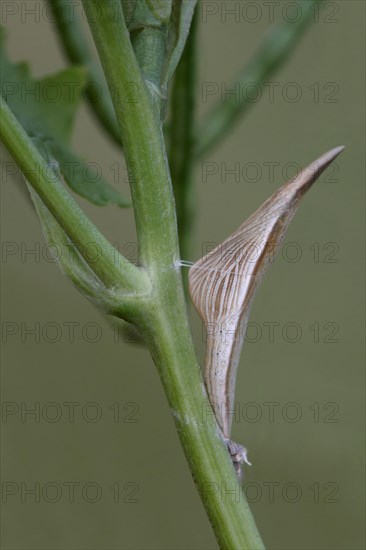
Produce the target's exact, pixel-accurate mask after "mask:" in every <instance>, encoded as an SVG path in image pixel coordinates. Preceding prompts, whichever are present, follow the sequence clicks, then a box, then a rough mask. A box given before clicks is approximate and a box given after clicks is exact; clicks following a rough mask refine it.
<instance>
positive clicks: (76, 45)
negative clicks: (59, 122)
mask: <svg viewBox="0 0 366 550" xmlns="http://www.w3.org/2000/svg"><path fill="white" fill-rule="evenodd" d="M48 3H49V6H50V8H51V9H52V12H53V16H54V21H55V26H56V29H57V32H58V35H59V38H60V42H61V44H62V46H63V49H64V51H65V54H66V55H67V58H68V59H69V61H71V63H73V64H75V65H84V66H85V67H87V69H88V72H89V85H88V86H87V87H86V89H85V92H86V97H87V99H88V101H89V104H90V106H91V108H92V111H93V113H94V114H95V115H96V117H97V118H98V120H99V122H100V123H101V124H102V126H103V127H104V129H105V130H106V131H107V133H108V134H109V135H110V137H111V138H112V139H113V140H114V141H115V142H116V143H117V144H119V145H120V144H121V136H120V134H119V129H118V124H117V120H116V115H115V113H114V109H113V104H112V101H111V98H110V94H109V90H108V86H107V85H106V82H105V80H104V78H103V74H101V71H100V69H99V66H98V65H97V64H96V63H95V60H94V58H93V55H92V53H91V52H90V51H89V49H88V47H87V44H86V41H85V37H84V36H83V32H82V28H81V25H80V23H79V21H78V18H77V14H76V13H75V4H73V3H72V2H70V0H48Z"/></svg>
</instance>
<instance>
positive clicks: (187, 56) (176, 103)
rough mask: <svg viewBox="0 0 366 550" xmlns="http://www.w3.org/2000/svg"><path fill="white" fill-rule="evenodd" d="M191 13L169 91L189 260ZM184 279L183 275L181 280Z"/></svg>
mask: <svg viewBox="0 0 366 550" xmlns="http://www.w3.org/2000/svg"><path fill="white" fill-rule="evenodd" d="M197 24H198V15H197V12H196V13H195V15H194V17H193V20H192V25H191V29H190V32H189V35H188V38H187V43H186V46H185V48H184V51H183V55H182V57H181V60H180V62H179V64H178V67H177V70H176V73H175V77H174V81H173V85H172V91H171V112H172V115H171V121H170V128H171V131H170V134H169V166H170V172H171V176H172V182H173V190H174V196H175V202H176V209H177V221H178V234H179V246H180V254H181V258H182V259H184V260H189V259H190V257H191V256H190V254H191V235H192V226H193V223H194V197H193V192H194V188H193V186H192V168H193V144H194V124H195V93H194V92H195V83H196V63H195V59H196V32H197ZM186 280H187V278H185V281H186Z"/></svg>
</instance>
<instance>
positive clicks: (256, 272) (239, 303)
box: [189, 147, 344, 438]
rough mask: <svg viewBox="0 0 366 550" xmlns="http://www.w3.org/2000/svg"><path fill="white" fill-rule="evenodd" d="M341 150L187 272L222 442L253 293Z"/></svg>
mask: <svg viewBox="0 0 366 550" xmlns="http://www.w3.org/2000/svg"><path fill="white" fill-rule="evenodd" d="M343 149H344V147H337V148H335V149H332V150H331V151H329V152H328V153H326V154H325V155H323V156H321V157H320V158H319V159H318V160H317V161H315V162H314V163H312V164H311V165H310V166H308V167H307V168H305V169H304V170H303V171H302V172H301V173H300V174H299V175H298V176H297V177H295V178H294V179H293V180H291V181H290V182H289V183H286V184H285V185H283V186H282V187H281V188H280V189H279V190H278V191H276V192H275V193H274V194H273V195H272V196H271V197H270V198H269V199H268V200H267V201H266V202H265V203H264V204H263V205H262V206H260V208H259V209H258V210H257V211H256V212H255V213H254V214H252V215H251V216H250V217H249V218H248V219H247V220H246V221H245V222H244V223H243V224H242V225H241V226H240V227H239V228H238V229H237V230H236V231H235V232H234V233H233V234H232V235H230V237H228V238H227V239H226V240H225V241H224V242H223V243H222V244H221V245H219V246H218V247H216V248H215V249H214V250H212V251H211V252H210V253H209V254H207V256H204V257H203V258H201V259H200V260H198V262H196V263H195V264H194V265H193V267H192V268H191V269H190V273H189V288H190V294H191V298H192V302H193V304H194V306H195V307H196V309H197V311H198V313H199V315H200V317H201V318H202V320H203V321H204V323H205V325H206V328H207V350H206V364H205V382H206V386H207V390H208V394H209V397H210V400H211V404H212V407H213V409H214V411H215V415H216V418H217V421H218V424H219V425H220V427H221V429H222V432H223V435H224V436H225V437H226V438H230V432H231V420H232V414H231V413H230V411H232V410H233V405H234V397H235V380H236V371H237V366H238V362H239V356H240V351H241V347H242V344H243V340H244V336H245V328H246V324H247V321H248V317H249V313H250V308H251V305H252V302H253V299H254V296H255V293H256V290H257V288H258V286H259V285H260V282H261V280H262V276H263V275H264V273H265V271H266V269H267V268H268V266H269V263H270V261H271V259H273V256H274V254H275V252H276V250H277V249H278V247H279V245H280V243H281V241H282V240H283V238H284V235H285V233H286V230H287V227H288V225H289V223H290V221H291V220H292V218H293V216H294V215H295V212H296V210H297V208H298V205H299V201H300V199H301V198H302V197H303V195H304V194H305V192H306V191H307V190H308V189H309V188H310V187H311V186H312V184H313V183H314V182H315V181H316V179H317V178H318V177H319V176H320V174H321V173H322V172H323V171H324V170H325V169H326V168H327V166H329V164H330V163H331V162H333V160H334V159H335V158H336V157H337V156H338V155H339V154H340V153H341V152H342V151H343Z"/></svg>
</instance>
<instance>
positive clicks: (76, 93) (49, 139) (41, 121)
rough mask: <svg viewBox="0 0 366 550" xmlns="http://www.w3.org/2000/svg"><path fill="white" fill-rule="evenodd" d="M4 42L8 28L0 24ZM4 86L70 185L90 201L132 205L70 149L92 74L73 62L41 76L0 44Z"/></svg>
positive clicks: (16, 112)
mask: <svg viewBox="0 0 366 550" xmlns="http://www.w3.org/2000/svg"><path fill="white" fill-rule="evenodd" d="M0 42H1V43H2V45H3V42H4V32H3V30H2V29H1V27H0ZM0 56H1V57H0V64H1V74H0V83H1V92H2V94H3V96H4V97H5V99H6V101H7V104H8V106H9V108H10V109H11V110H12V112H13V113H14V115H15V116H16V117H17V119H18V121H19V122H20V123H21V124H22V126H23V128H24V129H25V130H26V132H27V134H28V135H29V137H30V138H31V139H32V141H33V143H34V144H35V145H36V146H37V148H38V149H39V151H40V152H41V153H42V155H43V156H44V157H45V158H46V159H47V161H48V162H49V163H57V164H58V165H59V168H60V171H61V173H62V175H63V176H64V179H65V181H66V183H67V184H68V185H69V186H70V188H71V189H72V190H73V191H75V192H76V193H78V194H79V195H81V196H82V197H84V198H86V199H88V200H89V201H91V202H92V203H94V204H96V205H98V206H103V205H106V204H109V203H114V204H117V205H118V206H121V207H124V206H130V201H129V200H128V199H126V198H124V197H123V196H122V195H121V193H119V192H118V191H117V190H116V189H114V188H113V187H112V186H111V185H109V184H108V183H107V182H106V181H105V180H104V179H103V178H102V177H98V178H93V179H92V178H91V177H90V174H89V172H88V169H87V165H86V163H84V162H83V161H82V160H80V159H78V158H77V157H76V156H75V155H74V154H73V153H72V152H71V151H70V150H69V147H68V145H69V142H70V138H71V132H72V126H73V123H74V120H75V115H76V111H77V107H78V105H79V104H80V100H81V98H82V91H83V86H84V85H85V84H86V82H87V80H88V77H87V71H86V69H84V68H83V67H71V68H69V69H66V70H63V71H60V72H59V73H57V74H55V75H51V76H47V77H46V78H42V79H39V80H34V79H33V78H32V77H31V76H30V71H29V68H28V66H27V65H26V64H25V63H20V64H17V65H15V64H12V63H11V62H10V61H9V60H8V59H7V57H6V55H5V51H4V48H3V47H2V48H1V54H0Z"/></svg>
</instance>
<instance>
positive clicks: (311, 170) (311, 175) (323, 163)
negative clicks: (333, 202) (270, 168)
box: [284, 145, 345, 196]
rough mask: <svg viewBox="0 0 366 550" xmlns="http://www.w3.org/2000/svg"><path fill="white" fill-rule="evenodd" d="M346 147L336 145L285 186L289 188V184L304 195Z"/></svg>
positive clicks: (296, 191)
mask: <svg viewBox="0 0 366 550" xmlns="http://www.w3.org/2000/svg"><path fill="white" fill-rule="evenodd" d="M344 149H345V146H344V145H339V146H338V147H334V149H331V150H330V151H327V153H324V155H322V156H321V157H319V158H317V159H316V160H315V161H314V162H312V163H311V164H309V166H307V167H306V168H304V169H303V170H302V171H301V172H300V174H298V175H297V176H296V177H295V178H294V179H293V180H291V181H290V182H288V183H287V184H286V185H285V186H284V187H285V188H287V189H288V186H289V187H291V188H292V189H293V191H295V193H296V194H298V193H299V195H300V196H302V195H303V194H304V193H305V192H306V191H307V190H308V189H310V187H311V186H312V185H313V183H315V182H316V180H317V179H318V178H319V177H320V175H321V174H322V173H323V172H324V170H326V168H328V166H329V165H330V164H331V163H332V162H333V161H334V160H335V159H336V158H337V157H338V155H340V154H341V153H342V151H343V150H344Z"/></svg>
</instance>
